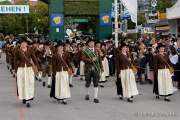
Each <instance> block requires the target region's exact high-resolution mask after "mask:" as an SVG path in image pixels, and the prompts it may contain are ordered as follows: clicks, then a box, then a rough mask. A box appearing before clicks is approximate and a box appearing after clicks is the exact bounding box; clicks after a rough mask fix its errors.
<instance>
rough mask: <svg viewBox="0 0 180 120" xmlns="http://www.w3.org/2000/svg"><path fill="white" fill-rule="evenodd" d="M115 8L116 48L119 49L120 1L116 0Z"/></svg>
mask: <svg viewBox="0 0 180 120" xmlns="http://www.w3.org/2000/svg"><path fill="white" fill-rule="evenodd" d="M114 6H115V7H114V8H115V18H114V19H115V46H116V48H118V31H119V23H118V16H119V12H118V0H114Z"/></svg>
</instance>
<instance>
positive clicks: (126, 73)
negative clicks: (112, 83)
mask: <svg viewBox="0 0 180 120" xmlns="http://www.w3.org/2000/svg"><path fill="white" fill-rule="evenodd" d="M132 63H133V62H132V59H131V58H130V57H129V55H128V46H127V45H126V44H125V43H122V44H121V47H120V51H119V53H118V55H117V57H116V66H117V75H118V77H117V81H116V85H117V94H118V95H119V97H120V99H121V100H122V99H123V98H127V101H128V102H131V103H132V102H133V97H134V96H135V95H138V94H139V93H138V90H137V86H136V80H135V73H134V71H133V69H132Z"/></svg>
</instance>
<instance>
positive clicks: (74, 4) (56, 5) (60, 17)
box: [42, 0, 112, 40]
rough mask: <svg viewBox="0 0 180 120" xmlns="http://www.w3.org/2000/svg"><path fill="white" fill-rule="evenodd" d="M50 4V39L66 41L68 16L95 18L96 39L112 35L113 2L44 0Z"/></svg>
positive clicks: (110, 0)
mask: <svg viewBox="0 0 180 120" xmlns="http://www.w3.org/2000/svg"><path fill="white" fill-rule="evenodd" d="M42 1H44V2H46V3H48V4H49V38H50V39H51V40H64V24H65V17H67V16H73V17H77V16H81V17H87V16H91V17H95V21H96V22H95V24H96V30H95V31H96V34H95V35H96V38H97V39H98V40H103V39H106V38H108V37H110V36H111V35H112V22H111V10H112V0H42Z"/></svg>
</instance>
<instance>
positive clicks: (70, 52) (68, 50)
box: [64, 42, 75, 87]
mask: <svg viewBox="0 0 180 120" xmlns="http://www.w3.org/2000/svg"><path fill="white" fill-rule="evenodd" d="M64 52H65V53H66V55H67V57H68V59H69V64H70V65H71V66H73V67H72V69H73V71H74V69H75V67H74V63H73V50H72V48H71V46H70V43H69V42H66V43H65V46H64ZM73 76H74V73H69V86H70V87H73V83H72V81H73Z"/></svg>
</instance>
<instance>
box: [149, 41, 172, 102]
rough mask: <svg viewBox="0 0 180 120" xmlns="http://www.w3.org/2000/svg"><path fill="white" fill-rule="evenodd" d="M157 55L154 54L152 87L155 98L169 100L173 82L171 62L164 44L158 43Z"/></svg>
mask: <svg viewBox="0 0 180 120" xmlns="http://www.w3.org/2000/svg"><path fill="white" fill-rule="evenodd" d="M157 51H158V53H157V55H155V56H154V89H153V92H154V93H155V94H156V99H159V98H160V96H163V97H164V100H165V101H167V102H170V99H169V96H170V95H172V94H173V92H174V91H173V83H172V73H171V71H170V69H171V68H172V67H171V66H172V65H171V62H170V60H169V57H168V55H167V54H166V53H165V46H164V45H163V44H161V43H159V45H158V47H157Z"/></svg>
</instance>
